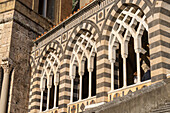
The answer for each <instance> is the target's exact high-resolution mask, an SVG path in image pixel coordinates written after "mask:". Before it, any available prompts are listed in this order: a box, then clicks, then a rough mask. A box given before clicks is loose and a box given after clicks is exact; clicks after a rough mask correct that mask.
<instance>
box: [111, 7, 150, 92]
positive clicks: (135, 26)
mask: <svg viewBox="0 0 170 113" xmlns="http://www.w3.org/2000/svg"><path fill="white" fill-rule="evenodd" d="M147 31H148V25H147V21H146V16H145V15H144V13H143V12H142V10H141V9H140V8H138V7H136V6H127V7H126V8H125V9H124V10H123V11H122V12H121V13H120V14H119V16H118V18H117V19H116V21H115V24H114V26H113V28H112V32H111V35H110V40H109V60H110V62H111V90H114V89H115V88H116V86H118V87H126V86H127V85H131V84H134V83H140V82H141V81H144V80H148V79H150V61H149V43H148V32H147ZM115 67H117V68H118V69H117V68H115ZM115 71H116V72H115ZM117 71H118V73H117ZM141 79H142V80H141Z"/></svg>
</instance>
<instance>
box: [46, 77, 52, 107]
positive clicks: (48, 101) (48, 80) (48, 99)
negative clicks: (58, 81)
mask: <svg viewBox="0 0 170 113" xmlns="http://www.w3.org/2000/svg"><path fill="white" fill-rule="evenodd" d="M52 76H53V75H52V74H50V76H48V79H47V88H48V94H47V108H46V110H49V104H50V90H51V87H52Z"/></svg>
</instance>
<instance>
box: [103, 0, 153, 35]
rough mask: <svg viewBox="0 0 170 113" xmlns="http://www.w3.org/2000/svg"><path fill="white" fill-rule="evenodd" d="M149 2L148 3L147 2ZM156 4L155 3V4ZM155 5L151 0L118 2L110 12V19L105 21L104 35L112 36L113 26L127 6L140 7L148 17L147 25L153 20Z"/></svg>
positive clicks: (123, 0) (119, 0)
mask: <svg viewBox="0 0 170 113" xmlns="http://www.w3.org/2000/svg"><path fill="white" fill-rule="evenodd" d="M145 1H147V2H145ZM153 4H154V3H153ZM153 4H152V3H151V1H149V0H118V1H117V2H116V3H114V5H113V6H112V8H111V9H110V11H109V14H108V17H107V18H106V20H105V23H104V27H103V29H102V35H104V36H105V37H109V36H110V32H111V30H112V29H110V28H112V26H113V25H114V24H115V21H116V19H117V18H118V16H119V14H120V13H121V12H122V11H123V10H124V8H126V7H127V6H135V5H136V6H138V7H139V8H140V9H141V10H142V11H143V12H144V14H145V15H146V19H147V23H148V24H149V22H151V21H152V20H153V15H152V14H153Z"/></svg>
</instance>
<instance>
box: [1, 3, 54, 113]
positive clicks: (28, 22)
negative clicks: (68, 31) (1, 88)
mask: <svg viewBox="0 0 170 113" xmlns="http://www.w3.org/2000/svg"><path fill="white" fill-rule="evenodd" d="M31 2H32V1H28V0H25V1H23V0H20V1H18V0H17V1H3V2H1V4H0V64H2V58H10V59H11V60H12V61H13V68H14V70H13V73H12V74H11V75H10V76H11V81H10V90H9V95H10V96H9V103H8V112H10V113H27V112H28V105H29V91H30V89H29V88H30V71H31V70H30V63H29V61H30V52H31V45H32V44H33V43H32V40H33V39H35V38H36V37H38V36H39V35H41V34H42V33H44V32H45V31H48V30H49V29H50V27H52V26H53V24H52V22H50V21H49V20H47V19H45V18H43V17H42V16H40V15H38V14H37V13H36V12H34V11H33V10H32V9H31V7H32V6H31Z"/></svg>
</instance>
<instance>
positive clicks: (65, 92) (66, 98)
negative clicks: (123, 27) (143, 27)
mask: <svg viewBox="0 0 170 113" xmlns="http://www.w3.org/2000/svg"><path fill="white" fill-rule="evenodd" d="M83 32H88V33H89V35H91V36H93V37H91V38H92V39H93V40H95V43H96V45H97V46H98V44H99V43H98V42H99V40H100V38H101V32H100V30H99V28H98V27H97V25H96V24H95V23H93V22H92V21H88V20H85V21H83V22H81V23H80V24H79V25H77V27H75V28H74V30H73V32H72V34H71V36H70V37H69V40H68V42H67V44H66V49H65V52H64V59H63V61H64V62H63V65H62V66H61V77H60V79H61V81H62V82H60V83H61V84H60V86H61V87H60V89H61V92H60V94H59V108H60V111H61V112H62V111H63V112H64V111H67V104H68V103H70V90H71V80H70V77H69V73H70V60H71V55H72V51H73V48H74V46H75V43H76V42H77V40H78V37H80V35H81V34H82V33H83ZM86 54H87V53H86Z"/></svg>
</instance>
